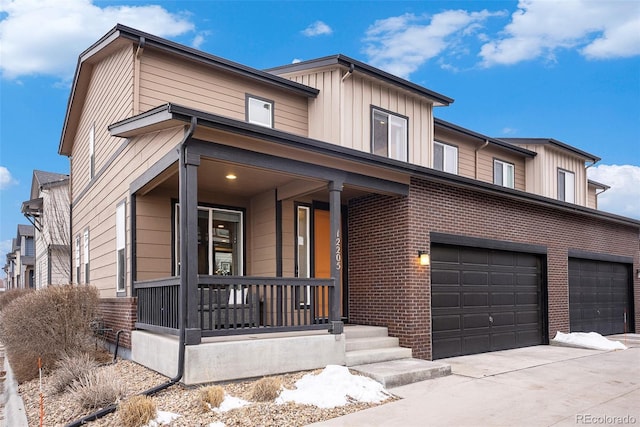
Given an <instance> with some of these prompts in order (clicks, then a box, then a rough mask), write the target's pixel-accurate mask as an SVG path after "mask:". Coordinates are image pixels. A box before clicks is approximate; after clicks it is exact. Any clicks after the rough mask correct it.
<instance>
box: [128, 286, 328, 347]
mask: <svg viewBox="0 0 640 427" xmlns="http://www.w3.org/2000/svg"><path fill="white" fill-rule="evenodd" d="M134 289H135V290H136V295H137V297H138V322H137V323H136V327H137V328H139V329H146V330H151V331H156V332H163V333H170V334H177V332H178V327H179V320H178V319H179V317H178V312H179V289H180V280H179V278H177V277H176V278H169V279H161V280H150V281H144V282H136V283H135V284H134ZM334 297H335V283H334V281H333V279H313V278H310V279H304V278H285V277H246V276H198V289H197V298H196V304H195V307H189V311H196V312H197V327H198V328H200V329H201V331H202V336H203V337H208V336H218V335H236V334H246V333H266V332H280V331H293V330H311V329H325V328H327V327H328V323H329V320H330V319H329V312H330V307H331V304H332V301H333V298H334Z"/></svg>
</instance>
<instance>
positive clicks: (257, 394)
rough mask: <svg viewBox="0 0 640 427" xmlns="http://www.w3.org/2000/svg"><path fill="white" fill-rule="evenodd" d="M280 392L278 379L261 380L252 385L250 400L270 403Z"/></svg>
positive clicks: (267, 378) (280, 385)
mask: <svg viewBox="0 0 640 427" xmlns="http://www.w3.org/2000/svg"><path fill="white" fill-rule="evenodd" d="M281 390H282V381H281V380H280V379H279V378H275V377H266V378H262V379H260V380H258V381H256V382H255V384H254V385H253V389H252V390H251V400H253V401H255V402H270V401H272V400H275V399H276V397H278V396H279V395H280V391H281Z"/></svg>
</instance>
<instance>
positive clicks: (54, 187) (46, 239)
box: [22, 170, 71, 289]
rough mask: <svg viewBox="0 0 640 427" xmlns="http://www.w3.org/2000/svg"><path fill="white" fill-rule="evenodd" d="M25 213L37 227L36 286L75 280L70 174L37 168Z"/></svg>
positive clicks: (24, 206) (25, 203)
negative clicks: (71, 228) (72, 275)
mask: <svg viewBox="0 0 640 427" xmlns="http://www.w3.org/2000/svg"><path fill="white" fill-rule="evenodd" d="M22 213H23V214H24V215H25V216H26V217H27V219H28V220H29V221H30V222H31V223H32V224H33V226H34V228H35V242H36V249H35V254H36V255H35V269H36V278H35V283H36V288H37V289H40V288H43V287H46V286H48V285H63V284H68V283H71V282H70V273H71V262H70V252H69V251H70V247H71V237H70V234H69V231H70V230H69V216H70V212H69V175H64V174H60V173H53V172H44V171H39V170H34V171H33V179H32V181H31V194H30V200H28V201H26V202H23V203H22Z"/></svg>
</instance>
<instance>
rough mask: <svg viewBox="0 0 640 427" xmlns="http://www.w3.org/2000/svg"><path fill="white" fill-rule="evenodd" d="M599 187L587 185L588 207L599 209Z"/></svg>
mask: <svg viewBox="0 0 640 427" xmlns="http://www.w3.org/2000/svg"><path fill="white" fill-rule="evenodd" d="M597 192H598V189H597V188H596V187H594V186H592V185H587V207H588V208H593V209H598V196H597Z"/></svg>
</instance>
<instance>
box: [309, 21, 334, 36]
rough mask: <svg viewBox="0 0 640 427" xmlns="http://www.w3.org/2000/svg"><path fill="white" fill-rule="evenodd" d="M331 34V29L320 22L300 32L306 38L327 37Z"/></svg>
mask: <svg viewBox="0 0 640 427" xmlns="http://www.w3.org/2000/svg"><path fill="white" fill-rule="evenodd" d="M331 33H333V30H332V29H331V27H330V26H328V25H327V24H325V23H324V22H322V21H316V22H314V23H313V24H311V25H309V26H308V27H307V28H305V29H304V30H303V31H302V34H304V35H305V36H307V37H315V36H322V35H329V34H331Z"/></svg>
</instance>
